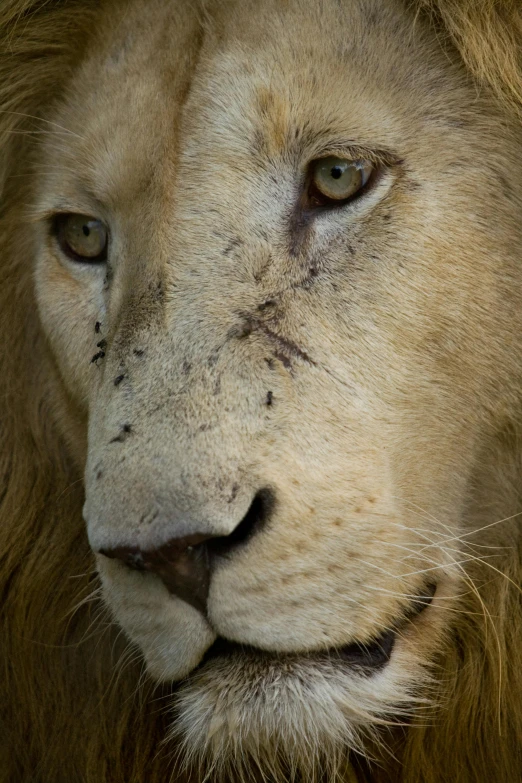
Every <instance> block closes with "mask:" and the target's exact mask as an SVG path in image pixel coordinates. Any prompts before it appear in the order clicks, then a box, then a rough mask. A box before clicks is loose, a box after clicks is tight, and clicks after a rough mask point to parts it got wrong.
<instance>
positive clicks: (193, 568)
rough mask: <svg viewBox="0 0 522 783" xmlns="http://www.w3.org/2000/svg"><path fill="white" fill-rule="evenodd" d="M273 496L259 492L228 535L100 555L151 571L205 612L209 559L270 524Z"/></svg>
mask: <svg viewBox="0 0 522 783" xmlns="http://www.w3.org/2000/svg"><path fill="white" fill-rule="evenodd" d="M273 504H274V495H273V493H272V491H271V490H269V489H264V490H261V491H260V492H258V493H257V495H256V496H255V498H254V500H253V501H252V504H251V506H250V508H249V510H248V512H247V513H246V515H245V516H244V518H243V519H242V520H241V522H240V523H239V525H237V527H236V528H235V529H234V530H233V531H232V532H231V533H230V535H228V536H215V535H211V534H205V533H194V534H192V535H188V536H183V537H182V538H172V539H170V540H169V541H167V542H166V543H165V544H163V546H161V547H159V548H158V549H153V550H148V551H145V550H142V549H139V548H138V547H133V546H121V547H114V548H113V549H102V550H100V554H101V555H105V557H110V558H112V559H117V560H121V561H122V562H123V563H125V565H127V566H128V567H129V568H132V569H134V570H135V571H149V572H151V573H153V574H156V576H159V578H160V579H161V580H162V582H163V583H164V585H165V586H166V587H167V589H168V590H169V592H171V593H172V594H173V595H176V596H178V598H181V599H183V601H186V602H187V603H188V604H190V605H191V606H194V607H195V608H196V609H198V610H199V611H200V612H203V613H204V612H206V607H207V597H208V589H209V585H210V557H211V554H212V553H213V552H215V553H216V554H219V555H221V556H223V555H225V554H227V553H228V552H230V550H231V549H233V548H234V547H236V546H238V545H239V544H241V543H244V542H245V541H246V540H247V539H249V538H250V537H251V536H252V535H253V534H254V532H256V531H257V530H259V528H260V527H261V526H262V525H263V524H264V523H265V522H266V521H267V519H268V516H269V514H270V512H271V510H272V508H273Z"/></svg>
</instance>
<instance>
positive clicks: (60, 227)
mask: <svg viewBox="0 0 522 783" xmlns="http://www.w3.org/2000/svg"><path fill="white" fill-rule="evenodd" d="M54 233H55V235H56V237H57V239H58V244H59V245H60V248H61V249H62V251H63V252H64V253H65V255H67V256H68V257H69V258H71V259H72V260H73V261H84V262H89V263H99V262H103V261H106V260H107V244H108V235H109V232H108V230H107V226H105V224H104V223H102V221H101V220H97V219H96V218H93V217H89V216H88V215H72V214H68V215H65V214H64V215H57V216H56V218H55V220H54Z"/></svg>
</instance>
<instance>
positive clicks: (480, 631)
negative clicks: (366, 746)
mask: <svg viewBox="0 0 522 783" xmlns="http://www.w3.org/2000/svg"><path fill="white" fill-rule="evenodd" d="M417 5H418V10H419V13H422V14H425V13H426V14H428V15H429V16H430V18H431V22H432V24H434V25H436V26H437V29H438V34H439V36H440V38H441V40H442V41H443V44H444V45H452V46H456V47H457V48H458V50H459V51H460V53H461V56H462V58H463V60H464V61H465V63H466V65H467V67H468V68H469V69H470V71H471V72H472V73H473V76H474V78H476V80H477V85H478V88H479V89H492V90H493V92H494V93H496V95H497V97H498V98H499V99H500V100H501V101H502V102H503V103H504V107H505V111H506V112H513V111H514V112H517V113H522V86H521V85H522V54H521V53H522V47H521V46H520V41H521V40H522V11H521V10H520V6H519V3H518V2H517V0H503V2H498V1H497V0H417ZM95 13H96V2H95V0H4V2H3V3H2V4H1V6H0V337H1V339H2V349H1V351H0V404H1V411H2V412H1V415H0V520H1V522H0V558H1V566H0V594H1V597H2V603H1V606H2V613H3V618H2V632H1V636H0V640H1V641H0V645H1V647H2V666H1V675H0V677H1V681H0V682H1V684H0V689H1V693H2V699H1V707H0V712H1V714H2V724H1V725H2V744H1V754H2V755H1V759H0V779H1V780H2V781H5V782H6V783H8V782H9V783H16V782H17V781H31V783H38V782H39V781H40V782H41V783H66V782H67V783H70V782H71V781H82V782H83V783H101V781H111V783H144V782H145V781H146V782H147V783H154V782H155V781H158V783H160V781H161V783H165V781H166V780H168V779H169V775H171V774H172V775H173V776H174V777H173V779H176V780H178V781H180V780H182V777H181V776H180V774H179V773H177V772H176V771H175V763H176V759H175V749H174V752H173V749H172V748H171V747H169V746H167V745H165V746H163V745H162V740H163V739H164V737H165V736H166V735H167V733H168V722H169V714H168V709H167V708H168V705H169V700H168V694H164V693H161V692H160V693H158V691H157V690H155V691H154V690H153V688H152V686H151V685H150V684H149V683H148V681H147V679H146V678H145V677H144V676H143V672H142V668H141V663H140V660H139V656H138V655H137V654H136V652H135V651H134V650H133V649H131V648H129V647H128V645H127V643H126V642H125V640H124V639H123V638H122V636H121V634H120V632H119V631H118V629H117V628H115V627H114V626H113V625H112V624H111V622H110V621H109V618H108V617H107V616H106V615H105V613H104V609H103V607H102V606H101V603H100V602H99V600H98V595H97V582H96V576H95V574H94V572H93V560H92V556H91V553H90V550H89V547H88V544H87V539H86V535H85V532H84V525H83V521H82V515H81V506H82V501H83V488H82V479H81V473H80V470H79V467H78V461H77V460H76V459H75V452H76V447H77V443H78V438H79V437H80V435H77V434H76V433H74V432H71V431H70V427H69V429H68V430H67V432H65V431H63V430H64V429H65V428H64V427H63V426H62V425H61V418H60V417H61V414H60V411H63V410H64V407H68V412H69V419H68V420H69V421H77V422H78V432H81V427H80V425H81V414H80V413H79V412H78V411H75V410H73V409H71V403H70V402H69V401H68V400H67V399H65V397H64V395H63V392H62V390H61V386H60V384H59V383H58V381H57V372H56V369H55V366H54V364H53V360H52V358H51V355H50V353H49V351H48V348H47V346H46V342H45V338H44V336H43V335H42V333H41V330H40V327H39V322H38V316H37V311H36V304H35V300H34V294H33V290H32V289H33V286H32V270H31V265H30V263H29V259H30V258H31V252H32V249H31V247H30V246H29V240H27V239H26V240H25V245H24V244H23V243H24V239H23V237H24V232H23V230H20V226H21V225H22V224H23V222H24V221H26V220H27V219H28V218H27V214H26V211H25V204H26V203H27V197H28V193H29V190H30V187H31V178H32V177H34V174H31V168H30V165H28V164H30V160H31V155H32V151H33V150H34V148H35V146H36V145H37V143H38V136H39V134H41V132H42V129H43V127H44V125H43V123H42V122H41V121H40V119H39V118H40V117H41V114H42V112H43V111H44V110H45V109H46V108H47V107H48V106H49V104H50V103H51V102H52V101H53V100H54V99H55V98H56V97H57V96H59V95H60V91H61V89H62V85H63V84H64V82H65V80H66V79H67V76H68V74H69V73H70V72H71V70H72V68H73V67H74V65H75V62H76V61H77V60H78V58H79V57H80V56H81V53H82V47H85V46H88V42H89V30H90V27H91V25H92V24H93V20H94V17H95ZM49 130H50V131H51V132H56V133H60V132H63V131H62V129H60V128H52V127H51V128H50V129H49ZM512 437H516V434H513V436H512ZM520 475H522V472H521V473H520ZM514 480H515V479H513V482H514ZM506 481H509V477H507V478H506ZM509 491H510V492H513V491H514V490H513V488H512V487H511V488H510V490H509ZM495 563H496V564H497V565H496V566H495V568H498V569H499V571H500V570H501V571H502V574H503V576H502V575H501V576H500V577H499V578H495V577H496V576H497V574H495V573H494V572H492V571H491V570H490V569H489V570H487V571H485V572H484V569H483V568H482V567H481V566H480V563H478V564H473V563H472V564H471V565H470V566H469V568H468V578H469V582H470V589H469V592H468V597H467V599H466V600H467V606H465V607H464V609H465V611H463V612H461V613H459V614H458V618H457V619H456V622H455V627H454V630H453V633H452V636H451V639H450V642H449V643H448V645H447V649H446V650H445V651H444V653H443V654H441V656H440V660H439V661H438V662H437V663H438V671H439V673H440V676H439V677H438V685H437V688H438V693H437V694H436V698H435V700H434V701H435V707H436V709H435V710H434V706H433V704H431V705H429V706H427V707H426V710H425V712H424V713H423V714H420V715H419V716H418V718H416V725H415V726H414V727H409V728H405V729H393V730H391V729H390V736H389V737H388V738H386V739H387V741H388V742H389V744H390V745H391V747H392V750H393V751H394V753H393V754H391V753H390V754H389V755H385V756H384V757H383V759H382V761H381V765H380V766H379V765H378V766H377V767H374V768H373V769H371V770H370V769H369V767H368V766H367V765H365V763H364V762H361V763H360V769H359V775H360V778H361V779H366V777H368V779H371V780H372V781H377V780H381V779H382V780H383V781H390V780H400V781H403V783H414V782H415V783H436V782H437V783H440V782H441V781H448V783H449V782H450V781H451V783H456V782H457V781H463V783H464V782H465V781H469V782H470V783H471V781H479V780H480V781H482V780H484V781H485V780H495V781H499V783H514V781H516V780H520V779H521V775H522V762H521V754H522V748H521V746H522V704H521V699H520V695H521V694H522V611H521V599H520V588H519V585H520V584H521V582H522V563H521V560H520V552H517V551H516V549H515V548H514V549H513V550H509V551H507V552H506V553H505V554H504V555H503V561H502V563H501V565H499V563H500V560H498V559H497V560H496V561H495ZM163 697H167V698H163ZM376 753H377V754H378V750H376ZM397 759H399V760H400V762H401V763H400V766H396V764H397V763H398V762H397V761H396V760H397ZM381 767H382V768H381ZM254 774H255V773H254ZM189 778H190V775H189ZM250 779H252V777H250ZM275 783H279V782H278V781H275Z"/></svg>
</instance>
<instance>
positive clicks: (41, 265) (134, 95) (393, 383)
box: [34, 0, 521, 755]
mask: <svg viewBox="0 0 522 783" xmlns="http://www.w3.org/2000/svg"><path fill="white" fill-rule="evenodd" d="M141 5H142V4H141V3H140V2H138V3H136V4H135V5H134V6H132V7H126V9H125V13H124V14H122V19H121V23H119V24H117V25H115V24H114V9H112V10H111V14H112V17H111V18H112V19H113V21H112V22H111V24H106V23H105V21H104V17H103V14H101V15H100V20H99V30H100V32H99V33H95V38H94V43H93V45H92V47H91V48H90V54H89V57H88V58H87V59H86V61H85V63H84V65H83V66H82V68H81V69H80V70H79V72H78V73H77V74H76V75H75V76H74V77H73V79H72V81H71V83H70V87H69V90H68V92H67V94H66V95H64V96H62V100H61V101H60V103H59V105H58V106H57V107H55V109H54V110H53V112H52V113H50V114H49V121H50V125H49V128H50V132H49V135H48V138H47V139H46V140H45V143H44V145H43V146H42V148H41V150H40V153H39V160H38V163H39V168H38V172H39V177H38V182H39V189H38V194H37V196H36V199H35V207H34V212H35V216H36V220H35V222H34V231H35V243H36V247H37V265H36V287H37V293H38V301H39V308H40V315H41V320H42V323H43V325H44V328H45V330H46V333H47V334H48V337H49V340H50V344H51V347H52V350H53V353H54V356H55V358H56V362H57V364H58V366H59V369H60V372H61V375H62V378H63V383H64V386H65V387H66V388H67V390H68V393H69V394H70V396H72V397H73V398H74V400H75V402H76V404H77V405H78V406H79V407H80V408H81V409H82V410H84V411H86V413H87V414H88V454H87V455H86V474H85V475H86V479H85V481H86V504H85V511H84V513H85V518H86V521H87V526H88V533H89V538H90V542H91V545H92V547H93V549H94V551H95V552H96V553H100V552H101V551H103V552H105V553H106V554H98V555H97V562H98V568H99V571H100V574H101V578H102V582H103V587H104V595H105V600H106V602H107V603H108V605H109V606H110V607H111V609H112V611H113V613H114V615H115V617H116V619H117V620H118V621H119V622H120V623H121V625H122V626H123V628H124V629H125V631H126V632H127V634H128V636H129V637H130V638H131V639H132V640H133V641H134V642H135V643H136V644H137V645H138V646H139V648H140V649H141V651H142V653H143V655H144V656H145V659H146V662H147V665H148V669H149V671H150V673H151V674H152V676H153V677H155V678H157V679H158V680H163V681H172V680H179V679H181V678H186V680H185V682H184V684H183V686H182V687H181V689H180V691H179V699H178V702H177V704H178V707H177V709H178V723H177V728H178V730H180V731H181V732H182V733H183V734H184V736H185V739H186V741H187V743H188V744H189V746H190V747H191V748H192V750H201V749H205V748H207V749H209V750H210V749H213V750H212V752H215V753H216V754H219V753H223V752H224V751H225V750H228V751H230V750H233V749H234V748H235V747H236V746H237V747H238V748H239V747H241V748H247V749H249V750H250V751H251V752H255V747H256V742H257V743H259V742H261V743H265V744H266V743H268V742H274V743H276V744H282V745H283V746H285V743H287V744H288V743H290V742H293V743H294V744H295V746H299V745H301V751H302V754H305V755H306V747H308V748H312V746H313V747H315V746H316V745H317V746H323V747H324V745H325V744H327V743H330V744H333V745H335V744H336V743H343V744H346V743H347V744H350V743H354V742H355V741H356V735H357V733H358V731H359V730H360V729H361V728H364V727H367V726H369V725H370V723H371V722H372V721H374V720H375V719H377V718H379V717H384V716H386V715H390V714H397V713H399V712H401V710H402V711H403V710H408V709H409V708H410V707H411V706H412V704H413V703H414V700H415V696H416V694H417V693H418V692H419V686H420V685H422V683H423V682H424V681H425V679H426V674H425V671H426V667H425V664H426V663H427V662H429V660H430V658H431V657H432V655H433V653H434V651H435V650H436V649H437V646H438V644H439V642H440V639H441V637H442V635H443V633H444V629H445V627H446V626H447V624H448V623H449V622H450V620H451V613H450V611H445V609H446V608H448V609H451V606H452V602H453V600H454V597H455V596H456V595H457V594H458V592H459V590H461V585H460V581H459V579H460V576H459V575H460V570H459V560H460V559H461V558H460V551H459V543H458V539H457V536H458V535H459V534H460V533H462V532H463V530H464V526H465V511H466V506H467V502H468V500H467V493H468V490H469V486H470V482H471V481H472V480H473V476H474V473H475V470H476V460H477V458H478V455H479V453H480V451H481V449H483V448H484V444H485V443H486V440H487V433H488V431H489V428H490V422H491V421H492V420H493V418H494V417H495V416H499V415H501V412H502V411H503V410H504V409H505V408H506V407H507V406H508V405H509V404H510V401H509V400H505V399H503V398H502V397H501V395H499V393H498V389H499V388H501V386H502V383H501V380H502V378H505V377H506V376H507V375H508V374H509V373H510V363H509V359H508V356H509V353H508V349H507V348H506V347H505V346H506V345H507V344H509V342H510V340H512V339H514V338H512V336H511V335H512V332H513V319H514V317H515V316H514V312H513V311H514V304H513V302H512V300H511V288H512V274H513V270H514V269H515V264H516V259H517V256H518V255H519V254H520V246H521V243H520V242H518V244H516V242H514V237H516V236H518V233H517V232H518V228H517V220H516V216H515V210H514V206H511V201H510V188H512V187H514V184H513V183H516V182H517V180H518V181H520V179H521V178H520V171H517V166H519V163H518V161H517V160H516V156H515V149H516V148H515V144H514V141H513V140H512V138H511V135H510V132H509V130H508V129H506V127H505V126H503V125H502V124H501V122H500V121H498V122H496V120H495V119H494V117H495V115H494V112H493V111H492V109H491V106H489V104H488V116H489V119H487V120H486V119H485V115H484V113H483V112H482V111H481V105H482V104H481V103H480V99H479V98H478V97H477V96H476V93H475V91H474V88H473V87H472V86H471V85H469V84H468V83H467V82H466V77H465V75H464V74H463V72H462V71H461V70H460V68H459V67H458V66H457V65H453V64H451V62H450V60H449V58H448V57H447V56H446V55H445V54H444V53H442V52H439V50H438V48H437V43H436V40H435V39H433V40H432V39H431V37H430V35H429V33H427V32H426V31H425V30H424V29H423V27H422V25H421V23H420V22H417V23H415V21H414V19H413V18H411V17H410V15H409V14H408V13H407V12H406V10H405V9H404V8H403V7H402V5H401V4H399V3H397V4H396V3H395V2H389V3H387V4H385V6H386V7H385V8H382V4H381V3H378V4H374V3H373V2H372V0H365V2H362V3H361V4H355V3H348V2H346V3H341V4H339V3H336V2H334V0H331V1H330V0H328V2H323V3H320V4H319V3H314V2H312V1H311V0H292V1H291V2H289V3H284V4H283V3H275V2H269V0H266V2H262V3H260V2H258V0H256V2H252V3H240V4H236V3H233V2H228V3H220V4H219V8H218V9H217V10H214V9H212V8H208V9H207V12H206V13H207V16H208V18H207V17H205V19H206V21H205V25H204V28H203V31H202V32H201V31H200V20H199V18H198V17H197V15H196V14H195V13H194V12H193V11H192V10H191V5H192V4H191V3H189V2H187V3H186V4H185V6H186V7H183V4H181V3H177V4H174V5H175V8H172V5H173V4H171V3H167V2H161V0H158V2H156V3H155V4H154V5H153V4H150V3H149V4H148V6H147V16H146V21H144V18H143V14H142V9H141ZM109 29H110V30H111V32H110V33H109V32H107V31H108V30H109ZM62 128H66V129H67V130H66V131H65V130H61V129H62ZM51 131H56V132H51ZM339 172H340V173H339ZM336 188H337V190H336ZM343 188H346V189H345V190H343ZM346 194H348V195H346ZM67 215H69V217H66V216H67ZM71 215H78V216H80V217H79V218H71V217H70V216H71ZM87 218H90V222H89V221H87ZM180 542H181V543H180ZM129 564H130V565H133V564H134V565H135V566H140V567H141V569H142V572H139V571H138V570H136V569H135V568H131V567H130V565H129ZM183 569H185V570H183ZM216 640H217V641H216ZM204 656H205V657H204ZM196 667H197V668H196ZM194 670H196V671H194ZM288 738H291V739H288ZM287 750H288V753H290V752H291V750H290V749H289V748H287Z"/></svg>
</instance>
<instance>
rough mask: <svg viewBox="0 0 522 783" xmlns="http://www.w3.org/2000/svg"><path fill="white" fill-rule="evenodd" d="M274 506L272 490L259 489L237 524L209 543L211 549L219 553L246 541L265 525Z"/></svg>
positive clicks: (267, 488) (266, 488)
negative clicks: (231, 529) (229, 531)
mask: <svg viewBox="0 0 522 783" xmlns="http://www.w3.org/2000/svg"><path fill="white" fill-rule="evenodd" d="M274 506H275V494H274V492H273V490H271V489H270V488H269V487H265V488H264V489H261V490H259V492H258V493H257V494H256V496H255V497H254V499H253V501H252V503H251V504H250V508H249V509H248V511H247V513H246V514H245V516H244V517H243V519H242V520H241V522H240V523H239V525H238V526H237V527H236V528H235V529H234V530H233V531H232V532H231V533H230V534H229V535H228V536H221V537H219V538H214V539H213V540H212V542H211V543H210V548H211V550H212V551H218V552H219V553H220V554H221V553H224V552H228V551H229V550H231V549H233V548H234V547H235V546H237V545H238V544H243V543H245V542H246V541H248V539H250V538H252V536H253V535H255V534H256V533H258V532H259V531H260V530H261V528H263V527H264V526H265V525H266V523H267V522H268V519H269V518H270V515H271V513H272V511H273V509H274Z"/></svg>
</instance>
